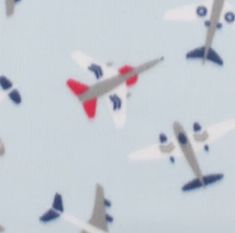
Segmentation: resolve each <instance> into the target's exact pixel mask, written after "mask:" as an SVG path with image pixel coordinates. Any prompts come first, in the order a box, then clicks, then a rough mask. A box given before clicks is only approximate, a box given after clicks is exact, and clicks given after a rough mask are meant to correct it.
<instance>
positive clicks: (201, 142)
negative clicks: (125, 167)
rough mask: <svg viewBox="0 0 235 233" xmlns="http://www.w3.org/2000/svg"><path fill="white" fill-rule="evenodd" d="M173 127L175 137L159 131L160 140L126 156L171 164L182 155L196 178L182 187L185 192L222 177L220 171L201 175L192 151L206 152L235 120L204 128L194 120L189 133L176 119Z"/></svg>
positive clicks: (233, 127) (227, 131)
mask: <svg viewBox="0 0 235 233" xmlns="http://www.w3.org/2000/svg"><path fill="white" fill-rule="evenodd" d="M173 130H174V137H173V138H172V139H171V140H168V138H167V136H166V134H164V133H161V134H160V136H159V143H157V144H154V145H152V146H149V147H147V148H145V149H143V150H139V151H137V152H134V153H131V154H130V155H129V159H130V160H133V161H151V160H161V159H170V161H171V162H172V163H174V162H175V157H177V158H179V157H181V156H184V157H185V158H186V160H187V162H188V163H189V165H190V167H191V168H192V170H193V172H194V174H195V175H196V177H197V178H196V179H195V180H193V181H192V182H190V183H188V184H187V185H185V186H184V187H183V190H184V191H188V190H193V189H195V188H199V187H201V186H206V185H208V184H211V183H213V182H216V181H218V180H220V179H222V177H223V175H222V174H215V175H209V176H203V175H202V172H201V169H200V167H199V164H198V162H197V159H196V156H195V153H199V152H200V151H202V150H203V149H204V150H205V151H207V152H208V151H209V145H211V144H213V143H215V142H216V141H217V140H219V139H221V138H222V137H224V136H225V135H226V134H228V133H229V132H230V131H232V130H235V119H232V120H228V121H225V122H222V123H218V124H215V125H212V126H209V127H208V128H207V129H205V130H203V129H202V126H201V125H200V124H199V123H198V122H195V123H194V125H193V132H192V133H186V131H185V130H184V128H183V126H182V125H181V124H180V123H179V122H175V123H174V124H173Z"/></svg>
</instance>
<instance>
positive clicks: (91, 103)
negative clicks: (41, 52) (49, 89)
mask: <svg viewBox="0 0 235 233" xmlns="http://www.w3.org/2000/svg"><path fill="white" fill-rule="evenodd" d="M72 57H73V59H74V60H75V61H76V62H77V63H78V64H79V65H80V66H81V67H82V68H84V69H86V70H88V71H90V72H92V73H93V74H94V75H95V77H96V80H97V83H95V84H94V85H92V86H88V85H86V84H83V83H81V82H78V81H76V80H74V79H69V80H68V81H67V85H68V87H69V88H70V89H71V90H72V92H73V93H74V94H75V96H77V97H78V99H79V100H80V102H81V103H82V105H83V108H84V110H85V112H86V114H87V116H88V118H89V119H93V118H94V117H95V115H96V103H97V99H98V98H100V97H102V96H105V97H106V99H107V102H108V105H109V109H110V111H111V113H112V116H113V120H114V123H115V125H116V127H117V128H121V127H123V126H124V124H125V122H126V100H127V98H128V88H130V87H132V86H134V85H135V84H136V82H137V80H138V75H139V74H141V73H143V72H145V71H147V70H149V69H150V68H152V67H154V66H155V65H157V64H158V63H160V62H161V61H162V60H163V57H161V58H158V59H154V60H152V61H149V62H146V63H143V64H141V65H139V66H137V67H131V66H129V65H125V66H123V67H121V68H120V69H119V70H116V69H114V68H113V67H111V66H109V65H105V64H101V63H97V62H96V61H95V60H94V59H92V58H90V57H88V56H87V55H85V54H84V53H82V52H80V51H78V52H75V53H73V55H72Z"/></svg>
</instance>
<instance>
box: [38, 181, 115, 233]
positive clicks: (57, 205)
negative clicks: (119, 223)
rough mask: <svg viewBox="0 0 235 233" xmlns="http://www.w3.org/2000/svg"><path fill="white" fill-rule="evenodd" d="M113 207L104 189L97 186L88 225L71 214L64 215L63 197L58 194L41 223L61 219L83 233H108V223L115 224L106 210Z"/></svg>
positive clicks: (42, 217)
mask: <svg viewBox="0 0 235 233" xmlns="http://www.w3.org/2000/svg"><path fill="white" fill-rule="evenodd" d="M111 205H112V204H111V202H110V201H109V200H108V199H105V196H104V188H103V187H102V186H101V185H100V184H97V186H96V195H95V205H94V208H93V213H92V216H91V218H90V220H89V222H88V223H86V222H84V221H82V220H80V219H78V218H75V217H74V216H72V215H70V214H67V213H64V207H63V201H62V196H61V195H60V194H58V193H57V194H56V195H55V197H54V201H53V204H52V207H51V208H50V209H49V210H48V211H46V213H44V214H43V215H42V216H41V217H40V221H41V222H43V223H48V222H50V221H52V220H55V219H57V218H59V217H61V218H63V219H64V220H65V221H66V222H68V223H70V224H72V225H74V226H75V227H77V228H79V229H80V230H82V233H107V232H108V223H112V222H113V217H112V216H111V215H109V214H107V213H106V208H108V207H111Z"/></svg>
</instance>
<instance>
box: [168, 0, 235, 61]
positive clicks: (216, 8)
mask: <svg viewBox="0 0 235 233" xmlns="http://www.w3.org/2000/svg"><path fill="white" fill-rule="evenodd" d="M164 19H165V20H170V21H185V22H195V21H197V20H202V21H204V24H205V26H206V28H207V36H206V40H205V44H204V46H203V47H200V48H197V49H195V50H192V51H190V52H189V53H187V55H186V57H187V58H200V59H203V63H205V61H206V60H210V61H212V62H214V63H216V64H218V65H223V64H224V62H223V59H222V58H221V57H220V55H219V54H218V53H217V52H216V51H215V50H214V49H212V43H213V40H214V37H215V33H216V31H217V30H221V29H222V28H223V26H224V24H229V25H231V26H232V27H233V29H234V28H235V26H234V22H235V13H234V8H233V7H232V5H231V4H230V3H228V2H227V1H226V0H204V1H202V2H201V3H195V4H190V5H186V6H182V7H179V8H176V9H173V10H169V11H167V12H166V13H165V15H164Z"/></svg>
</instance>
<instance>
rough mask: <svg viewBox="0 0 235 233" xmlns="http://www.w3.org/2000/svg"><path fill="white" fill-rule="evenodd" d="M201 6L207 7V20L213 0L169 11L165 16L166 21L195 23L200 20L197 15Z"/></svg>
mask: <svg viewBox="0 0 235 233" xmlns="http://www.w3.org/2000/svg"><path fill="white" fill-rule="evenodd" d="M199 6H205V7H206V8H207V18H208V16H209V15H210V13H211V7H212V0H208V1H203V2H201V3H195V4H190V5H185V6H181V7H178V8H175V9H172V10H169V11H167V12H166V13H165V14H164V17H163V18H164V20H168V21H183V22H193V21H197V20H198V19H200V17H198V15H197V8H198V7H199Z"/></svg>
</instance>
